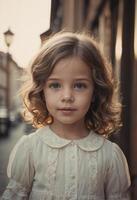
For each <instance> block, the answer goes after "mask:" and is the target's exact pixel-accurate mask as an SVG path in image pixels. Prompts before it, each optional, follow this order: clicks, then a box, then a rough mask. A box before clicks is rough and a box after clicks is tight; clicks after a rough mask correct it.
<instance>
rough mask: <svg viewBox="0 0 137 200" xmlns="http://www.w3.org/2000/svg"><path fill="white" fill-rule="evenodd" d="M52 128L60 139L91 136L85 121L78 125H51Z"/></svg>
mask: <svg viewBox="0 0 137 200" xmlns="http://www.w3.org/2000/svg"><path fill="white" fill-rule="evenodd" d="M50 128H51V129H52V130H53V131H54V132H55V133H56V134H57V135H58V136H60V137H62V138H65V139H80V138H83V137H86V136H87V135H88V134H89V131H88V129H87V128H86V126H85V123H84V121H83V122H80V123H77V124H74V125H73V124H71V125H70V124H65V125H64V124H56V123H53V124H51V125H50Z"/></svg>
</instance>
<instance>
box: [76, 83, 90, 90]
mask: <svg viewBox="0 0 137 200" xmlns="http://www.w3.org/2000/svg"><path fill="white" fill-rule="evenodd" d="M74 88H76V89H85V88H87V85H86V84H85V83H75V84H74Z"/></svg>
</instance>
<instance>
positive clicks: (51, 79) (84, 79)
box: [47, 77, 91, 81]
mask: <svg viewBox="0 0 137 200" xmlns="http://www.w3.org/2000/svg"><path fill="white" fill-rule="evenodd" d="M60 80H61V79H60V78H48V79H47V81H60ZM74 80H75V81H91V79H88V78H84V77H83V78H76V79H74Z"/></svg>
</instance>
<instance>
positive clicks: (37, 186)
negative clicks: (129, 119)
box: [1, 126, 130, 200]
mask: <svg viewBox="0 0 137 200" xmlns="http://www.w3.org/2000/svg"><path fill="white" fill-rule="evenodd" d="M7 173H8V177H9V179H10V180H9V184H8V186H7V188H6V190H5V192H4V193H3V196H2V197H1V200H129V199H130V197H129V187H130V176H129V170H128V165H127V161H126V158H125V156H124V154H123V152H122V151H121V149H120V148H119V147H118V145H116V144H115V143H112V142H110V141H108V140H107V139H106V138H105V137H103V136H100V135H98V134H96V133H94V132H93V131H90V133H89V135H88V136H86V137H84V138H81V139H77V140H67V139H64V138H61V137H59V136H58V135H56V134H55V133H54V132H53V131H52V130H51V129H50V127H49V126H46V127H43V128H40V129H38V130H37V131H36V132H34V133H32V134H30V135H24V136H22V138H21V139H20V140H19V141H18V143H17V144H16V145H15V147H14V148H13V150H12V152H11V155H10V158H9V164H8V169H7Z"/></svg>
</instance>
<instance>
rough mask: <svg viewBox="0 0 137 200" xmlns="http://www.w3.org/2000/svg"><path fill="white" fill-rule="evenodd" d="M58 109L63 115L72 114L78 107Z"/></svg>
mask: <svg viewBox="0 0 137 200" xmlns="http://www.w3.org/2000/svg"><path fill="white" fill-rule="evenodd" d="M58 111H60V112H61V113H62V114H63V115H65V116H66V115H67V116H68V115H72V114H73V113H74V112H75V111H76V109H75V108H59V109H58Z"/></svg>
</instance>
